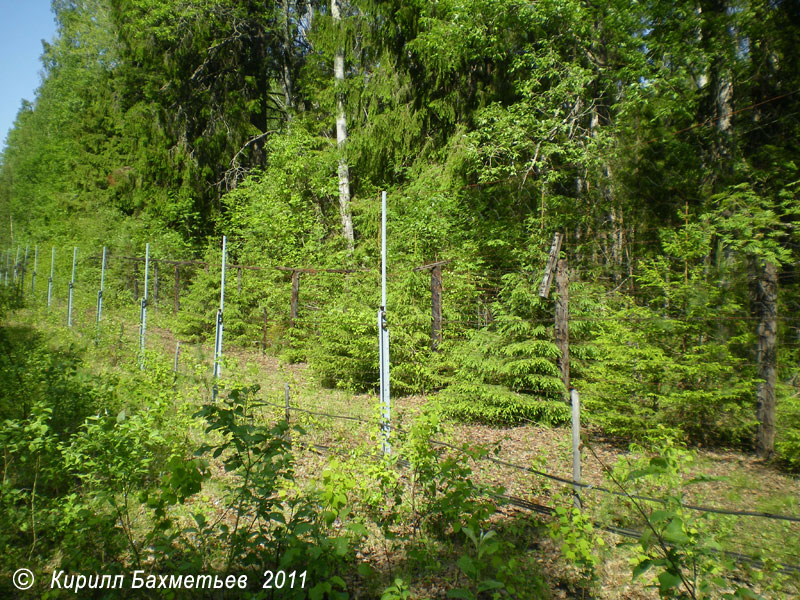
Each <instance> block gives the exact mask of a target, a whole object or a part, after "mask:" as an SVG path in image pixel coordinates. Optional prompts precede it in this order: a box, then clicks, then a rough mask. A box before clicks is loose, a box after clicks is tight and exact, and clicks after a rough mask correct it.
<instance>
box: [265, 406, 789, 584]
mask: <svg viewBox="0 0 800 600" xmlns="http://www.w3.org/2000/svg"><path fill="white" fill-rule="evenodd" d="M252 406H254V407H256V406H270V407H274V408H279V409H282V410H289V411H293V412H299V413H305V414H309V415H314V416H320V417H325V418H332V419H340V420H347V421H358V422H361V423H364V424H369V425H374V426H376V427H377V426H379V425H380V423H379V421H378V420H375V419H364V418H360V417H353V416H348V415H335V414H331V413H327V412H321V411H313V410H308V409H304V408H300V407H297V406H291V405H286V404H284V405H281V404H276V403H272V402H265V401H262V402H258V403H256V404H254V405H252ZM287 406H288V409H287ZM392 429H394V430H396V431H399V432H402V433H404V434H407V435H408V434H410V432H409V431H408V430H406V429H403V428H401V427H398V426H396V425H395V426H393V427H392ZM427 441H428V443H430V444H432V445H438V446H442V447H446V448H449V449H451V450H455V451H457V452H462V451H463V450H464V449H463V448H459V447H457V446H455V445H453V444H450V443H448V442H444V441H442V440H436V439H433V438H428V439H427ZM293 443H295V442H294V441H293ZM301 445H303V444H302V443H301ZM308 447H311V448H314V449H315V450H317V451H321V452H324V453H327V454H334V455H338V456H342V457H347V456H348V455H347V453H346V452H344V451H342V450H341V449H335V448H332V447H331V446H326V445H324V444H310V445H308ZM473 456H474V455H473ZM478 459H479V460H486V461H489V462H492V463H495V464H499V465H502V466H505V467H509V468H513V469H517V470H519V471H523V472H525V473H530V474H534V475H537V476H539V477H545V478H547V479H550V480H552V481H556V482H558V483H562V484H565V485H570V486H576V485H577V486H579V487H582V488H584V489H587V490H593V491H597V492H603V493H610V494H613V495H615V496H623V497H626V498H628V499H638V500H642V501H646V502H655V503H659V504H665V503H666V502H667V501H666V500H663V499H659V498H651V497H647V496H640V495H636V494H628V493H622V492H615V491H613V490H609V489H608V488H604V487H602V486H592V485H590V484H583V483H581V482H577V481H572V480H569V479H566V478H564V477H559V476H558V475H554V474H552V473H546V472H544V471H539V470H537V469H531V468H530V467H526V466H523V465H517V464H514V463H510V462H508V461H504V460H501V459H497V458H494V457H492V456H488V455H480V456H478ZM397 464H398V465H399V466H401V467H402V468H406V469H407V468H409V467H410V466H411V464H410V463H409V462H408V461H407V460H406V459H402V458H401V459H399V460H398V461H397ZM492 497H494V498H495V499H497V500H500V501H501V502H502V503H505V504H510V505H512V506H515V507H517V508H522V509H524V510H527V511H531V512H536V513H539V514H543V515H546V516H553V515H554V514H555V507H552V506H547V505H544V504H540V503H537V502H533V501H531V500H527V499H525V498H521V497H519V496H515V495H512V494H505V493H500V494H492ZM681 506H682V507H683V508H687V509H691V510H696V511H700V512H705V513H715V514H725V515H732V516H739V517H762V518H767V519H775V520H782V521H791V522H800V517H796V516H792V515H780V514H772V513H765V512H756V511H742V510H734V509H724V508H715V507H708V506H694V505H690V504H684V503H682V504H681ZM593 524H594V526H595V527H598V528H600V529H603V530H604V531H607V532H609V533H613V534H615V535H619V536H621V537H627V538H630V539H637V540H638V539H640V538H641V536H642V531H639V530H636V529H632V528H626V527H618V526H613V525H607V524H602V523H598V522H594V523H593ZM739 542H741V540H739ZM666 545H668V546H670V547H674V544H671V543H669V542H666ZM750 547H752V548H754V549H758V550H763V548H761V547H757V546H752V545H751V546H750ZM703 550H704V551H706V552H708V553H710V554H716V555H721V556H725V557H726V558H729V559H732V560H735V561H738V562H741V563H747V564H749V565H751V566H754V567H757V568H764V567H765V566H766V565H765V563H764V562H763V561H762V560H760V559H757V558H753V557H752V556H748V555H746V554H743V553H741V552H734V551H729V550H721V549H717V548H704V549H703ZM778 567H779V569H778V570H779V571H780V572H782V573H784V574H792V575H794V574H800V565H792V564H787V563H778Z"/></svg>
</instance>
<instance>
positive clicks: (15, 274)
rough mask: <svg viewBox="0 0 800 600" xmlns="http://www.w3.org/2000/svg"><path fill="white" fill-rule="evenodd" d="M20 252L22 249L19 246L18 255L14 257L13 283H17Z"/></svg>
mask: <svg viewBox="0 0 800 600" xmlns="http://www.w3.org/2000/svg"><path fill="white" fill-rule="evenodd" d="M19 251H20V247H19V246H17V254H16V256H15V257H14V279H13V281H12V282H13V283H17V273H18V271H19Z"/></svg>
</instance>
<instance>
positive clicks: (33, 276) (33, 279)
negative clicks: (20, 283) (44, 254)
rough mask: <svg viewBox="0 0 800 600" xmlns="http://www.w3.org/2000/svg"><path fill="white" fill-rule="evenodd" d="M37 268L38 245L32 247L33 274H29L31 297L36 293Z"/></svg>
mask: <svg viewBox="0 0 800 600" xmlns="http://www.w3.org/2000/svg"><path fill="white" fill-rule="evenodd" d="M38 268H39V244H36V245H35V246H34V247H33V272H32V273H31V295H33V293H34V292H35V291H36V269H38Z"/></svg>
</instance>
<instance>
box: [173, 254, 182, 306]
mask: <svg viewBox="0 0 800 600" xmlns="http://www.w3.org/2000/svg"><path fill="white" fill-rule="evenodd" d="M180 293H181V272H180V266H179V265H175V304H174V306H173V309H172V310H173V312H174V313H175V314H176V315H177V314H178V311H179V310H180V308H181V301H180Z"/></svg>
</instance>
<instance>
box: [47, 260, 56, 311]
mask: <svg viewBox="0 0 800 600" xmlns="http://www.w3.org/2000/svg"><path fill="white" fill-rule="evenodd" d="M55 268H56V247H55V246H53V252H52V253H51V255H50V279H48V280H47V306H48V308H49V307H50V300H52V298H53V274H54V273H55Z"/></svg>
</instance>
